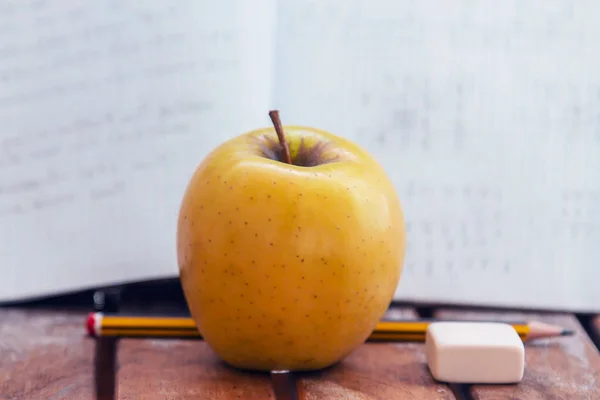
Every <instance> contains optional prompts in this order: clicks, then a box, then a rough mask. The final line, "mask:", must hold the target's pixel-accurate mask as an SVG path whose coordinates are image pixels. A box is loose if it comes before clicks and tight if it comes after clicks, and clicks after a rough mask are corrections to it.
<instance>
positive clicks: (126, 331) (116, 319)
mask: <svg viewBox="0 0 600 400" xmlns="http://www.w3.org/2000/svg"><path fill="white" fill-rule="evenodd" d="M436 321H442V320H435V319H421V320H399V321H385V320H384V321H380V322H379V323H377V325H376V327H375V330H374V331H373V332H372V333H371V335H370V336H369V338H368V341H371V342H374V341H386V342H424V341H425V334H426V332H427V327H428V326H429V324H430V323H432V322H436ZM443 321H446V320H443ZM463 322H464V321H463ZM469 322H473V321H469ZM478 322H490V321H478ZM493 322H498V321H493ZM509 324H511V325H512V326H513V328H514V329H515V330H516V332H517V334H518V335H519V337H520V338H521V340H523V341H527V340H532V339H540V338H550V337H556V336H570V335H573V334H574V331H572V330H568V329H564V328H562V327H560V326H557V325H552V324H547V323H544V322H539V321H531V322H509ZM86 328H87V332H88V334H89V335H90V336H93V337H98V336H114V337H146V338H152V337H154V338H188V339H200V340H201V339H202V335H201V334H200V332H198V330H197V329H196V324H195V322H194V320H193V319H192V318H190V317H169V316H136V315H110V314H108V315H105V314H103V313H98V312H93V313H90V314H89V316H88V318H87V320H86Z"/></svg>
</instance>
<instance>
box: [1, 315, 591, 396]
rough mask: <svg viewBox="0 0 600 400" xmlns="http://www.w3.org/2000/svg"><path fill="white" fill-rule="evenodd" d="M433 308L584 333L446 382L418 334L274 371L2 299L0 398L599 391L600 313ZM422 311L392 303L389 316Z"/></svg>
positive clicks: (533, 346)
mask: <svg viewBox="0 0 600 400" xmlns="http://www.w3.org/2000/svg"><path fill="white" fill-rule="evenodd" d="M427 312H428V313H432V314H433V316H435V317H438V318H442V319H443V318H451V319H457V318H458V319H460V318H463V319H476V318H485V319H489V318H496V319H505V320H515V319H527V318H536V319H539V320H543V321H551V322H553V323H557V324H562V325H564V326H566V327H569V328H572V329H575V330H576V331H577V335H576V336H573V337H564V338H560V339H544V340H539V341H537V342H535V343H533V342H532V343H529V344H527V345H526V346H527V347H526V370H525V376H524V379H523V381H522V383H520V384H518V385H473V386H467V385H453V386H448V385H446V384H442V383H437V382H435V381H434V380H433V379H432V378H431V375H430V374H429V372H428V370H427V366H426V364H425V356H424V353H423V344H421V343H398V344H393V343H367V344H365V345H363V346H361V347H360V348H358V349H357V350H356V351H355V352H354V353H352V354H351V355H350V356H349V357H348V358H346V359H345V360H343V361H342V362H341V363H339V364H338V365H336V366H334V367H332V368H329V369H327V370H325V371H320V372H313V373H304V374H297V375H273V376H270V375H269V374H259V373H244V372H240V371H237V370H234V369H231V368H229V367H227V366H225V365H224V364H223V363H222V362H221V361H220V360H219V359H218V358H217V356H216V355H215V354H214V352H213V351H212V350H211V349H210V348H209V347H208V346H207V345H206V343H204V342H201V341H191V340H164V339H163V340H150V339H121V340H120V341H118V342H116V341H113V340H102V341H101V342H98V346H96V344H97V343H96V341H95V340H94V339H90V338H87V337H86V336H85V330H84V322H85V319H86V316H87V312H86V311H84V310H79V311H67V310H53V309H40V308H18V307H11V308H0V399H2V400H8V399H27V400H35V399H48V400H59V399H69V400H78V399H94V398H103V399H104V398H105V399H110V398H113V397H112V396H113V394H114V396H115V397H114V398H118V399H144V400H154V399H190V400H191V399H273V400H279V399H298V400H300V399H352V400H354V399H382V400H392V399H423V400H426V399H471V398H472V399H493V400H499V399H520V400H528V399H544V400H552V399H567V400H579V399H590V400H592V399H600V355H599V353H598V349H597V347H596V346H595V345H594V342H593V341H592V339H591V338H592V337H593V338H595V339H596V340H597V339H599V338H600V317H597V318H595V319H594V318H589V319H588V320H586V321H584V324H583V325H586V327H588V328H589V332H586V330H585V329H584V326H582V323H580V321H579V320H578V319H577V318H576V317H575V316H573V315H571V314H549V315H543V314H523V313H518V314H516V313H506V312H484V311H476V312H475V311H464V310H456V309H454V310H453V309H436V310H427ZM418 315H419V314H418V313H417V311H416V310H415V309H412V308H409V307H402V306H395V307H393V308H391V309H390V311H389V312H388V315H387V317H389V318H402V319H405V318H417V317H418ZM95 362H96V363H97V368H94V365H95V364H94V363H95ZM113 369H114V371H113ZM113 372H114V375H113ZM113 385H114V387H113ZM96 387H99V388H100V392H99V394H98V396H96V393H95V388H96Z"/></svg>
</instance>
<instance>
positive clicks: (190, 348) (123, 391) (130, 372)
mask: <svg viewBox="0 0 600 400" xmlns="http://www.w3.org/2000/svg"><path fill="white" fill-rule="evenodd" d="M118 365H119V371H118V374H117V386H118V389H117V392H118V398H119V399H123V400H125V399H136V400H137V399H144V400H154V399H156V400H158V399H161V400H162V399H178V400H179V399H190V400H191V399H194V400H196V399H207V400H208V399H211V400H212V399H215V400H217V399H218V400H225V399H248V400H252V399H261V400H262V399H265V400H268V399H273V400H274V399H275V396H274V393H273V391H272V389H271V385H270V377H269V375H268V374H258V373H251V372H241V371H238V370H235V369H233V368H230V367H229V366H227V365H226V364H224V363H223V362H222V361H221V360H220V359H219V358H218V357H217V355H216V354H215V353H214V352H213V351H212V350H211V349H210V348H209V347H208V345H207V344H206V343H205V342H201V341H192V340H190V341H186V340H174V339H173V340H172V339H165V340H162V339H158V340H154V339H122V340H121V342H120V343H119V352H118Z"/></svg>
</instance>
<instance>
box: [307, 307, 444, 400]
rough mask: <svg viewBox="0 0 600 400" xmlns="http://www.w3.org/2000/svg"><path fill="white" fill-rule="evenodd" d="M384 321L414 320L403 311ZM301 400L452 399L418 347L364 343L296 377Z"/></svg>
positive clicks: (412, 344) (408, 311)
mask: <svg viewBox="0 0 600 400" xmlns="http://www.w3.org/2000/svg"><path fill="white" fill-rule="evenodd" d="M385 318H386V319H414V318H416V314H415V313H414V311H412V310H407V309H391V310H390V311H388V313H387V314H386V316H385ZM297 379H298V382H297V386H298V393H299V397H300V399H302V400H320V399H332V400H333V399H343V400H346V399H347V400H358V399H360V400H366V399H382V400H394V399H419V400H421V399H422V400H427V399H436V400H441V399H454V398H455V397H454V395H453V394H452V391H451V390H450V389H449V388H448V386H446V385H444V384H437V383H435V382H434V381H433V379H432V378H431V375H430V373H429V371H428V369H427V364H426V360H425V354H424V352H423V344H422V343H399V344H395V343H394V344H392V343H367V344H364V345H363V346H361V347H360V348H358V349H357V350H356V351H354V352H353V353H352V354H350V355H349V356H348V357H347V358H346V359H344V360H343V361H341V362H340V363H338V364H337V365H335V366H333V367H331V368H328V369H327V370H324V371H321V372H317V373H306V374H299V375H298V378H297Z"/></svg>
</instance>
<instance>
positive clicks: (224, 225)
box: [177, 114, 406, 371]
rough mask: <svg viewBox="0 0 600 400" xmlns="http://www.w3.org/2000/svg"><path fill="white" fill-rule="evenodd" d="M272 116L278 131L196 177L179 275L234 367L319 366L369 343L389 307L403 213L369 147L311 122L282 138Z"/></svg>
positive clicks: (241, 142) (182, 216)
mask: <svg viewBox="0 0 600 400" xmlns="http://www.w3.org/2000/svg"><path fill="white" fill-rule="evenodd" d="M273 115H274V114H272V118H274V119H273V122H274V124H275V126H276V127H278V129H274V128H265V129H258V130H255V131H252V132H248V133H245V134H242V135H240V136H237V137H235V138H233V139H230V140H228V141H226V142H224V143H222V144H221V145H220V146H219V147H217V148H216V149H214V150H213V151H212V152H211V153H210V154H208V155H207V156H206V158H205V159H204V160H203V161H202V162H201V164H200V165H199V166H198V168H197V170H196V171H195V173H194V174H193V176H192V177H191V180H190V182H189V186H188V187H187V190H186V191H185V193H184V195H183V200H182V203H181V209H180V213H179V219H178V227H177V256H178V263H179V271H180V280H181V284H182V287H183V290H184V293H185V297H186V301H187V304H188V306H189V309H190V312H191V315H192V318H193V319H194V320H195V322H196V325H197V327H198V330H199V332H200V333H201V335H202V336H203V337H204V340H205V341H206V342H207V343H208V344H209V346H210V347H211V348H212V349H213V350H214V351H215V352H216V353H217V355H218V356H220V357H221V359H222V360H224V361H225V362H227V363H229V364H230V365H232V366H234V367H237V368H240V369H249V370H262V371H270V370H289V371H299V370H316V369H321V368H324V367H328V366H331V365H333V364H335V363H336V362H338V361H340V360H341V359H343V358H344V357H345V356H346V355H348V354H349V353H350V352H352V351H353V350H354V349H356V348H357V347H358V346H360V345H361V344H362V343H364V342H365V340H366V339H367V338H368V336H369V335H370V334H371V332H372V331H373V329H374V328H375V325H376V324H377V322H379V320H380V319H381V318H382V316H383V314H384V312H385V311H386V309H387V307H388V306H389V304H390V302H391V300H392V297H393V294H394V292H395V290H396V287H397V285H398V283H399V279H400V276H401V272H402V267H403V263H404V257H405V248H406V236H405V226H404V217H403V213H402V208H401V204H400V201H399V198H398V196H397V193H396V191H395V188H394V186H393V184H392V183H391V181H390V179H389V178H388V176H387V175H386V173H385V172H384V169H383V168H382V167H381V166H380V165H379V164H378V162H377V161H376V160H375V159H374V157H372V156H371V155H370V154H369V153H368V152H367V151H365V150H364V149H363V148H361V147H359V146H358V145H357V144H355V143H353V142H351V141H349V140H347V139H344V138H342V137H339V136H336V135H334V134H331V133H328V132H325V131H323V130H319V129H314V128H310V127H302V126H286V127H285V128H284V129H283V131H284V132H285V133H283V131H282V130H281V125H280V122H279V120H278V117H277V116H276V115H275V117H273ZM276 131H278V132H279V134H280V135H279V136H281V138H280V139H278V135H277V133H276ZM288 149H289V150H288ZM286 151H287V153H286ZM286 154H289V156H290V160H291V164H290V163H289V162H288V160H287V157H286Z"/></svg>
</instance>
